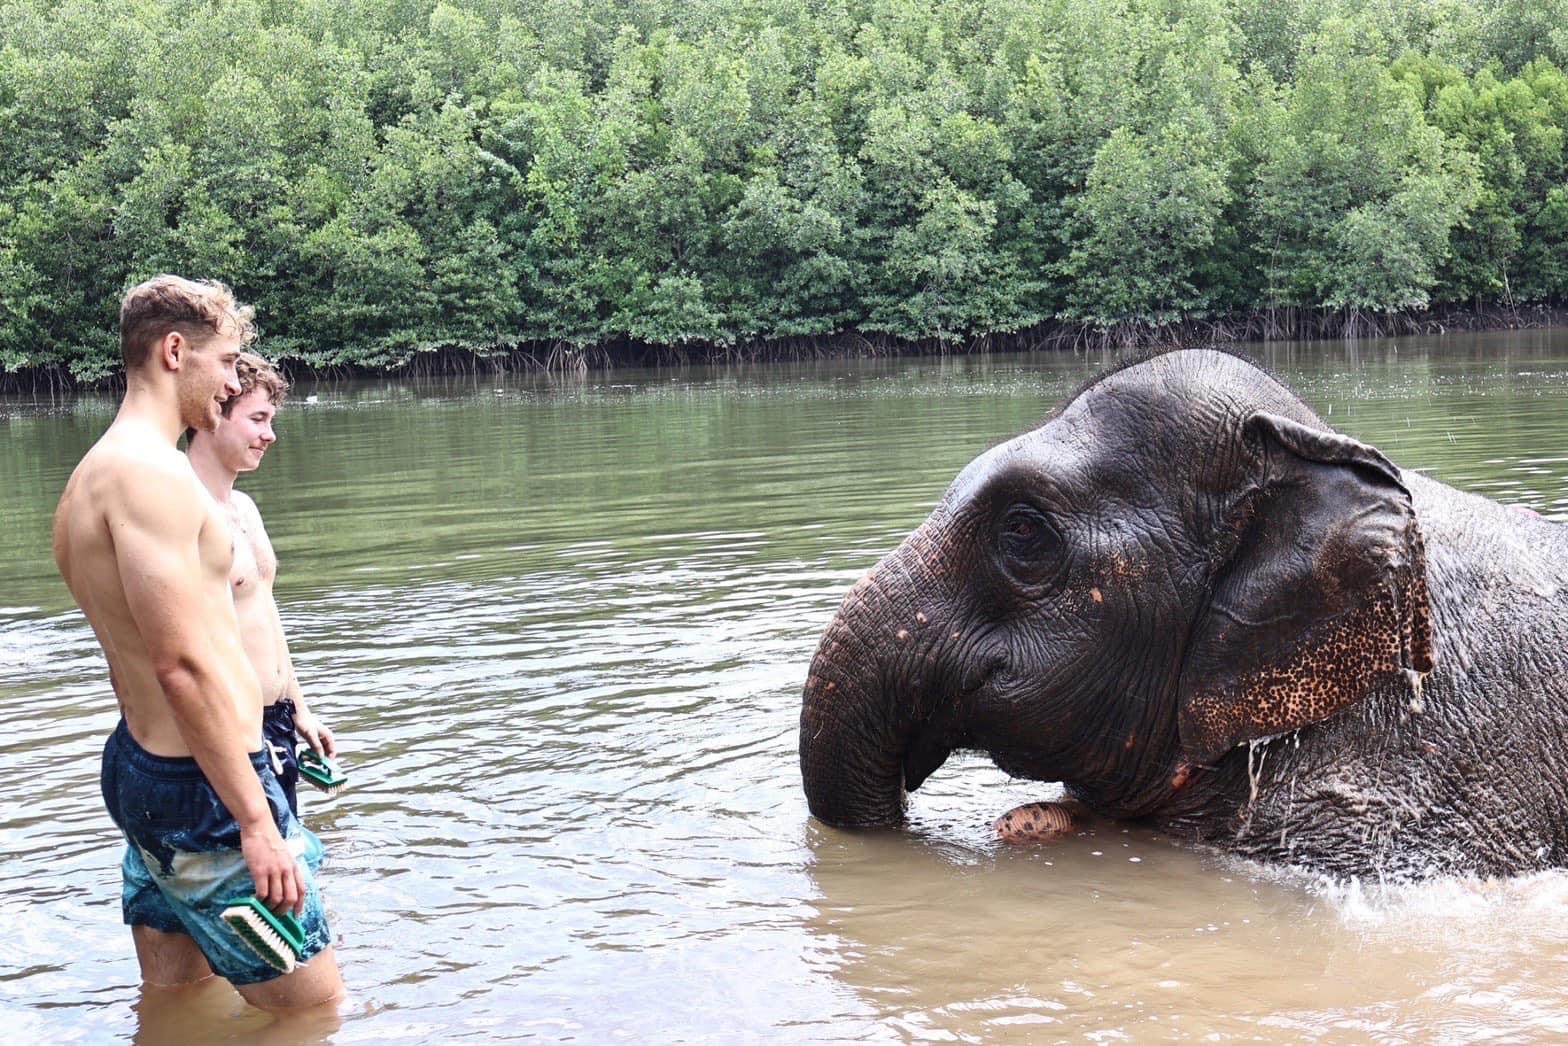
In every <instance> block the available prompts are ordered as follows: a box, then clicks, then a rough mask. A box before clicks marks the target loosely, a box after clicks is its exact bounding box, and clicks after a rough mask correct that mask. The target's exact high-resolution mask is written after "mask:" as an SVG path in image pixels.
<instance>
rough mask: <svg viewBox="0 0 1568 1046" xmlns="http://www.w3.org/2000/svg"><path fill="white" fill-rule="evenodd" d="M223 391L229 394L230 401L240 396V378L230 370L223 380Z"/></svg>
mask: <svg viewBox="0 0 1568 1046" xmlns="http://www.w3.org/2000/svg"><path fill="white" fill-rule="evenodd" d="M223 391H224V392H227V393H228V394H229V398H230V399H232V398H234V397H235V396H238V395H239V394H240V376H239V375H238V374H236V373H234V372H233V371H232V370H231V371H229V373H228V374H226V375H225V376H224V378H223Z"/></svg>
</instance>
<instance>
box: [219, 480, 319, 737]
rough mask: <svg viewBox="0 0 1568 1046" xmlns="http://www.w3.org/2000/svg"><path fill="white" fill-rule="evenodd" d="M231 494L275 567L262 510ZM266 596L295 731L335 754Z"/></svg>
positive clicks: (272, 597)
mask: <svg viewBox="0 0 1568 1046" xmlns="http://www.w3.org/2000/svg"><path fill="white" fill-rule="evenodd" d="M232 496H233V497H235V498H238V499H242V500H241V502H240V504H241V506H242V509H241V511H243V512H245V513H246V515H247V516H248V517H249V519H250V522H249V523H248V524H247V525H248V526H249V527H250V528H251V530H252V532H253V534H254V536H255V540H256V541H257V542H258V543H259V545H260V549H261V552H262V554H264V555H265V556H266V557H267V558H268V559H271V560H272V562H273V565H274V566H273V569H274V571H276V569H277V566H276V564H277V561H278V556H277V553H276V552H275V551H274V550H273V548H272V537H271V535H269V534H268V533H267V526H266V524H265V523H263V522H262V519H261V510H260V509H258V508H257V507H256V503H255V502H254V501H252V500H251V498H250V496H249V495H247V494H244V493H242V492H241V491H238V490H236V491H235V492H234V494H233V495H232ZM257 558H258V561H259V559H260V558H261V557H260V556H258V557H257ZM275 583H276V580H275V579H274V582H273V584H275ZM267 598H268V600H269V601H270V602H271V603H272V628H273V631H274V632H275V633H276V634H277V640H276V641H277V645H278V647H277V648H278V650H280V651H282V654H283V673H284V676H285V677H286V682H285V683H284V684H283V694H282V696H283V697H286V698H288V699H289V700H291V701H293V702H294V732H295V733H297V734H299V736H300V737H303V738H304V739H305V743H306V744H308V745H310V747H311V748H312V749H313V750H314V751H316V752H318V753H320V754H321V755H324V756H328V757H331V756H335V755H337V754H338V745H337V738H335V737H334V736H333V734H332V730H331V728H329V727H328V726H327V724H325V723H323V722H322V721H321V720H320V719H318V718H316V715H315V713H313V712H312V711H311V710H310V708H309V706H308V705H306V704H305V695H304V694H303V693H301V692H300V689H299V676H298V675H296V674H295V672H294V656H293V655H292V654H290V653H289V638H288V634H287V633H285V632H284V631H283V615H282V613H281V612H280V611H279V610H278V601H277V593H276V592H275V591H269V592H268V593H267Z"/></svg>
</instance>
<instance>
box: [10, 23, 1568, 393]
mask: <svg viewBox="0 0 1568 1046" xmlns="http://www.w3.org/2000/svg"><path fill="white" fill-rule="evenodd" d="M1564 68H1568V0H1506V2H1503V3H1501V4H1498V3H1496V2H1495V0H949V2H945V3H934V2H919V0H707V2H704V3H691V2H689V0H457V2H436V0H291V2H288V3H283V2H280V0H223V2H221V3H213V2H201V0H195V2H181V3H174V2H172V0H7V3H6V4H5V5H4V6H3V7H0V369H5V368H9V369H12V370H16V369H19V368H28V367H55V368H65V369H69V370H70V372H71V373H73V374H74V375H75V376H76V377H78V378H81V379H87V380H91V379H94V378H97V377H100V376H102V375H104V374H106V373H108V372H109V371H110V370H112V369H113V367H114V366H115V364H116V362H117V346H116V343H115V338H114V328H115V310H116V307H117V304H118V300H119V296H120V294H121V292H122V291H123V289H124V288H125V287H126V286H129V285H130V284H131V283H134V282H136V281H137V280H139V279H142V278H145V277H146V276H148V275H151V274H153V273H156V272H160V271H176V272H183V273H186V274H190V275H203V276H213V277H217V278H221V279H223V280H226V281H228V282H229V283H231V284H233V285H234V286H235V287H236V288H237V289H238V290H239V292H240V294H241V296H242V297H244V298H246V299H248V300H251V301H254V302H255V303H256V304H257V306H258V308H259V312H260V316H261V318H262V322H263V328H264V331H265V334H266V340H265V347H266V350H267V351H269V352H270V353H273V354H275V355H280V356H283V357H285V358H291V359H295V360H299V361H302V362H304V363H307V364H310V365H315V366H328V365H333V364H340V363H352V364H357V365H364V366H372V367H375V366H392V365H397V364H400V363H404V362H407V361H408V360H409V359H410V358H411V357H413V356H414V355H415V354H417V353H419V352H421V351H424V350H429V349H431V348H435V347H441V346H459V347H467V348H473V349H477V350H480V351H486V350H489V349H502V348H506V347H508V346H512V345H517V344H523V343H529V344H542V345H556V346H571V347H586V346H605V345H614V344H618V343H626V342H638V343H646V344H654V345H675V346H679V345H685V344H711V345H719V346H728V345H736V344H745V343H753V342H756V341H758V340H759V339H761V340H767V339H820V338H825V337H831V336H835V335H845V334H851V335H862V336H868V337H892V338H897V339H913V340H923V341H931V340H942V341H951V340H954V339H961V338H969V337H974V336H978V335H985V334H994V333H997V332H1011V331H1019V330H1025V329H1028V328H1031V327H1033V326H1035V325H1037V324H1041V323H1044V322H1053V321H1066V322H1072V323H1081V324H1085V325H1088V326H1090V327H1093V328H1111V327H1117V326H1125V325H1131V326H1135V327H1136V326H1143V327H1151V326H1152V327H1158V326H1160V325H1163V324H1170V323H1174V322H1179V321H1184V320H1193V319H1195V318H1202V317H1210V316H1219V315H1226V314H1231V313H1235V312H1238V311H1245V310H1252V309H1262V310H1277V309H1285V310H1293V309H1302V308H1308V309H1314V308H1316V309H1324V308H1326V309H1335V310H1345V311H1347V312H1351V313H1362V312H1364V313H1368V314H1373V315H1376V314H1388V313H1390V312H1394V311H1397V310H1408V309H1413V308H1414V309H1420V308H1426V307H1430V306H1434V305H1440V304H1453V303H1471V304H1481V305H1486V304H1502V305H1504V306H1514V305H1517V304H1518V303H1522V302H1556V301H1560V300H1561V299H1563V298H1564V297H1565V295H1568V181H1565V178H1564V160H1565V155H1564V141H1563V137H1564V131H1565V129H1568V77H1565V75H1564V73H1563V72H1562V70H1563V69H1564Z"/></svg>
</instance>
